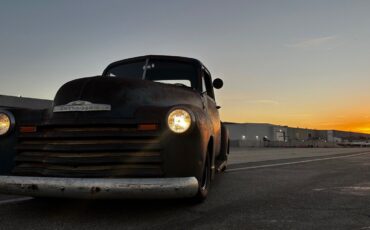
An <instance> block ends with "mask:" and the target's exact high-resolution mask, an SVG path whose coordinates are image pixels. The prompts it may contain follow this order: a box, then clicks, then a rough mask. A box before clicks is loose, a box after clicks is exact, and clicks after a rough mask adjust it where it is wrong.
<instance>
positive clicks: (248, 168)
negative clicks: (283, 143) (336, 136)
mask: <svg viewBox="0 0 370 230" xmlns="http://www.w3.org/2000/svg"><path fill="white" fill-rule="evenodd" d="M365 154H370V152H363V153H356V154H351V155H345V156H336V157H326V158H319V159H311V160H303V161H293V162H287V163H276V164H267V165H258V166H247V167H240V168H233V169H228V170H226V172H237V171H243V170H250V169H260V168H270V167H277V166H284V165H294V164H303V163H309V162H316V161H326V160H333V159H340V158H349V157H355V156H361V155H365Z"/></svg>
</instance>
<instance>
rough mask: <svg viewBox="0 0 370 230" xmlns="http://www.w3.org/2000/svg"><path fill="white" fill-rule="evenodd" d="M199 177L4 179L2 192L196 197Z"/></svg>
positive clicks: (0, 182) (84, 196)
mask: <svg viewBox="0 0 370 230" xmlns="http://www.w3.org/2000/svg"><path fill="white" fill-rule="evenodd" d="M198 186H199V185H198V180H197V179H196V178H195V177H178V178H125V179H111V178H56V177H24V176H0V193H4V194H13V195H25V196H34V197H61V198H79V199H161V198H183V197H193V196H195V195H196V194H197V192H198Z"/></svg>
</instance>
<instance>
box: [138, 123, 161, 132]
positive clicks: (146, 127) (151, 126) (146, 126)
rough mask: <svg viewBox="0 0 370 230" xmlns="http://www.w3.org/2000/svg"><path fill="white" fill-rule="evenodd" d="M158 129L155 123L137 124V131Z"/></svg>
mask: <svg viewBox="0 0 370 230" xmlns="http://www.w3.org/2000/svg"><path fill="white" fill-rule="evenodd" d="M157 129H158V125H157V124H140V125H138V126H137V130H139V131H155V130H157Z"/></svg>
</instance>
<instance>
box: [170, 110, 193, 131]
mask: <svg viewBox="0 0 370 230" xmlns="http://www.w3.org/2000/svg"><path fill="white" fill-rule="evenodd" d="M167 123H168V127H169V128H170V129H171V130H172V131H173V132H175V133H184V132H186V131H187V130H188V129H189V128H190V125H191V115H190V113H189V112H187V111H186V110H184V109H175V110H173V111H172V112H171V113H170V114H169V115H168V118H167Z"/></svg>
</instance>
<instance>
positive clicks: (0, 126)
mask: <svg viewBox="0 0 370 230" xmlns="http://www.w3.org/2000/svg"><path fill="white" fill-rule="evenodd" d="M10 127H11V121H10V117H9V116H8V115H7V114H5V113H0V136H1V135H4V134H6V133H7V132H8V131H9V129H10Z"/></svg>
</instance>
